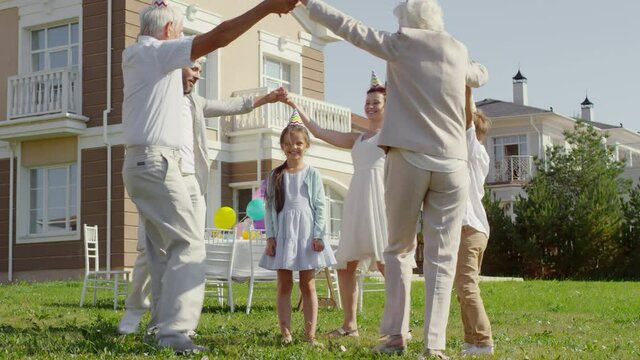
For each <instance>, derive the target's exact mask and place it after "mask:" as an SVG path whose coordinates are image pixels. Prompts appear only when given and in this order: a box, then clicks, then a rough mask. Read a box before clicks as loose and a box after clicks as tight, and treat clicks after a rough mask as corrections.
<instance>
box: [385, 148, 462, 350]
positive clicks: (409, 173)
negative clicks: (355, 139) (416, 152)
mask: <svg viewBox="0 0 640 360" xmlns="http://www.w3.org/2000/svg"><path fill="white" fill-rule="evenodd" d="M468 187H469V178H468V170H467V167H466V166H464V167H463V168H461V169H460V170H459V171H456V172H453V173H438V172H431V171H426V170H422V169H419V168H416V167H415V166H413V165H411V164H410V163H408V162H407V161H406V160H405V159H404V158H403V157H402V154H400V152H399V151H398V150H396V149H391V150H390V151H389V152H388V153H387V158H386V162H385V203H386V207H387V220H388V231H389V245H388V246H387V249H386V250H385V252H384V259H385V263H386V267H385V283H386V301H385V305H384V313H383V316H382V325H381V328H380V330H381V333H382V334H384V335H403V336H405V337H406V336H407V334H408V332H409V310H410V308H409V307H410V303H411V278H412V274H413V268H414V267H415V266H416V263H415V259H414V255H415V249H416V222H417V221H418V216H419V211H420V206H422V208H423V211H424V241H425V244H424V245H425V246H424V265H423V271H424V280H425V281H424V286H425V307H424V346H425V349H434V350H444V349H445V343H446V330H447V320H448V318H449V307H450V303H451V290H452V288H453V278H454V275H455V269H456V260H457V254H458V245H459V243H460V228H461V224H462V216H463V215H464V210H465V209H464V206H465V204H466V198H467V192H468Z"/></svg>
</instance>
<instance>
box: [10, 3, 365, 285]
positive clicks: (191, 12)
mask: <svg viewBox="0 0 640 360" xmlns="http://www.w3.org/2000/svg"><path fill="white" fill-rule="evenodd" d="M259 1H260V0H251V1H215V2H198V4H197V5H196V2H195V1H193V0H180V1H172V3H173V4H174V5H177V6H179V7H180V9H181V11H183V12H184V13H185V14H186V18H185V24H184V27H185V33H186V34H197V33H201V32H204V31H207V30H209V29H211V28H212V27H214V26H216V25H218V24H219V23H221V22H222V21H223V20H224V19H228V18H231V17H233V16H236V15H239V14H240V13H242V12H244V11H246V10H248V9H249V8H250V7H252V6H254V5H255V4H257V3H258V2H259ZM147 3H148V1H136V0H131V1H124V0H42V1H31V0H4V1H1V2H0V33H2V39H3V40H2V43H3V52H2V53H1V54H0V63H1V64H2V67H0V83H1V84H6V87H5V85H2V86H0V214H2V216H1V217H0V276H1V278H0V279H1V281H5V279H7V280H10V281H11V280H23V279H45V278H46V279H62V278H78V277H79V275H80V274H81V273H82V271H83V267H84V262H83V245H82V244H83V243H82V234H81V229H82V225H83V224H90V225H94V224H95V225H98V226H99V230H100V233H99V238H100V251H101V255H102V256H101V257H102V260H101V261H102V264H105V265H107V266H108V267H110V268H112V269H122V268H130V267H131V266H133V263H134V260H135V256H136V242H137V238H136V235H137V225H138V215H137V211H136V208H135V206H134V204H133V203H132V202H131V200H130V199H129V197H128V195H127V193H126V191H125V189H124V186H123V182H122V173H121V168H122V163H123V157H124V152H125V149H124V146H123V145H122V144H123V137H122V126H121V123H122V118H121V114H122V100H123V95H122V88H123V79H122V71H121V58H122V51H123V50H124V48H125V47H127V46H128V45H131V44H133V43H134V42H135V41H136V37H137V35H138V31H139V26H138V12H139V11H140V9H142V8H143V7H144V6H146V4H147ZM337 40H338V38H336V37H335V35H332V34H331V33H330V32H328V31H327V29H325V28H322V27H319V26H317V25H315V24H313V23H312V22H311V21H310V20H309V19H308V17H306V15H305V12H304V11H302V10H301V9H297V10H296V11H294V13H293V16H283V17H282V18H279V17H278V16H275V15H271V16H269V17H268V18H267V19H265V20H263V21H261V22H260V23H259V24H258V25H256V26H255V27H254V28H253V29H251V30H250V31H248V32H247V33H246V34H245V35H243V36H242V37H241V38H239V39H238V40H237V41H235V42H234V43H232V44H231V45H229V46H228V47H226V48H224V49H221V50H219V51H217V52H215V53H213V54H210V55H209V56H207V60H206V62H205V66H204V70H203V78H202V80H201V81H200V82H199V83H198V87H197V90H196V91H198V93H200V94H201V95H203V96H205V97H207V98H221V97H228V96H236V95H244V94H258V93H265V92H266V91H267V88H273V87H277V86H284V87H286V88H287V89H289V90H290V92H291V93H292V96H293V97H294V99H295V100H296V101H297V102H298V103H299V104H301V105H302V106H304V107H305V108H306V110H307V111H308V112H309V113H310V115H311V116H312V117H313V118H315V119H316V120H317V121H318V122H319V123H320V125H321V126H323V127H326V128H331V129H334V130H338V131H350V130H352V127H351V112H350V110H349V109H347V108H344V107H340V106H336V105H333V104H329V103H326V102H324V101H323V99H324V57H323V48H324V46H325V45H326V44H327V43H330V42H334V41H337ZM367 76H368V73H366V74H365V73H363V79H366V78H367ZM289 115H290V109H289V108H288V107H286V106H284V105H283V104H271V105H268V106H265V107H263V108H260V109H259V110H256V111H254V112H253V113H250V114H247V115H242V116H236V117H229V118H222V119H210V120H208V121H209V122H208V125H209V138H210V140H211V141H210V143H209V154H210V156H211V158H212V159H215V160H214V162H213V164H212V167H211V175H212V176H211V182H210V184H209V193H208V198H207V199H206V200H207V204H208V209H207V225H208V226H213V214H214V213H215V211H216V210H217V209H218V208H219V207H220V206H223V205H226V206H232V207H233V208H234V209H235V210H236V212H237V213H238V214H239V217H242V216H244V213H245V207H246V205H247V203H248V202H249V201H250V200H251V197H252V193H253V191H254V190H255V189H256V188H257V187H258V186H259V184H260V181H261V180H263V179H264V178H265V177H266V176H267V175H268V173H269V171H270V170H271V169H273V168H274V167H276V166H277V165H279V164H280V163H281V162H282V161H284V155H283V154H282V151H281V150H280V147H279V144H278V140H279V139H278V138H279V134H280V131H281V130H282V128H283V127H284V126H285V125H286V124H287V121H288V118H289ZM105 125H106V126H105ZM307 161H308V162H309V163H310V164H311V165H313V166H315V167H317V168H319V169H320V171H321V173H322V175H323V178H324V182H325V188H326V193H327V203H328V204H329V206H328V208H329V219H330V221H328V227H329V231H330V232H331V233H332V234H334V235H335V234H336V233H337V232H338V231H339V230H338V229H339V228H340V218H341V217H342V201H343V197H344V195H345V193H346V190H347V187H348V184H349V182H350V179H351V174H352V173H353V167H352V164H351V156H350V152H349V151H346V150H342V149H337V148H335V147H332V146H328V145H327V144H326V143H324V142H322V141H318V140H314V141H313V144H312V147H311V149H310V151H309V153H308V156H307Z"/></svg>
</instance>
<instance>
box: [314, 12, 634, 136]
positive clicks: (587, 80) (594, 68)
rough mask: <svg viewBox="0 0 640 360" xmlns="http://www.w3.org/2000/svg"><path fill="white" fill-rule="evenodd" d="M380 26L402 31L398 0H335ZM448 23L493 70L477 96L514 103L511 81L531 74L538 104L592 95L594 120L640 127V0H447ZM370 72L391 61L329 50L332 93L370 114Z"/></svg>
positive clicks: (337, 47)
mask: <svg viewBox="0 0 640 360" xmlns="http://www.w3.org/2000/svg"><path fill="white" fill-rule="evenodd" d="M326 1H327V2H328V3H329V4H331V5H333V6H335V7H336V8H338V9H340V10H342V11H343V12H346V13H347V14H349V15H351V16H353V17H355V18H356V19H358V20H360V21H362V22H363V23H365V24H366V25H368V26H371V27H374V28H376V29H378V30H386V31H392V32H395V31H397V29H398V25H397V20H396V18H395V17H394V16H393V8H394V7H395V5H396V4H397V3H398V2H399V1H398V0H326ZM440 4H441V6H442V8H443V12H444V20H445V30H446V31H447V32H448V33H450V34H451V35H453V36H454V37H456V38H457V39H458V40H460V41H462V42H463V43H465V44H466V46H467V48H468V49H469V54H470V56H471V57H472V58H473V59H474V60H476V61H479V62H481V63H482V64H484V65H485V66H486V67H487V68H488V70H489V82H488V83H487V84H486V85H485V86H484V87H482V88H480V89H477V90H476V91H475V92H474V98H475V100H482V99H485V98H492V99H498V100H503V101H512V100H513V87H512V80H511V78H512V77H513V76H514V75H515V74H516V73H517V72H518V68H519V69H520V71H521V72H522V74H523V75H524V76H525V77H527V79H528V93H529V96H528V99H529V105H530V106H534V107H538V108H541V109H549V108H550V107H553V110H554V111H555V112H556V113H560V114H563V115H566V116H577V115H579V114H580V103H581V102H582V101H583V100H584V99H585V96H586V95H588V96H589V100H590V101H591V102H592V103H594V114H595V118H594V119H593V120H595V121H597V122H602V123H606V124H610V125H619V124H620V123H622V124H623V126H624V127H625V128H627V129H630V130H633V131H640V111H638V110H639V109H640V106H639V105H640V98H639V96H640V39H639V37H640V21H638V14H639V13H640V1H636V0H606V1H602V0H600V1H595V0H484V1H477V0H476V1H464V0H440ZM371 70H375V71H376V73H377V74H378V75H379V77H380V78H381V80H382V81H385V79H386V71H385V63H384V61H382V60H380V59H378V58H375V57H373V56H372V55H369V54H368V53H366V52H364V51H363V50H360V49H358V48H356V47H354V46H353V45H351V44H349V43H347V42H345V41H341V42H338V43H331V44H328V45H327V46H326V48H325V99H326V101H328V102H331V103H334V104H338V105H342V106H346V107H349V108H351V109H352V111H353V112H355V113H357V114H363V110H362V108H363V104H364V98H365V91H366V90H367V89H368V85H369V78H370V73H371ZM636 106H638V109H636Z"/></svg>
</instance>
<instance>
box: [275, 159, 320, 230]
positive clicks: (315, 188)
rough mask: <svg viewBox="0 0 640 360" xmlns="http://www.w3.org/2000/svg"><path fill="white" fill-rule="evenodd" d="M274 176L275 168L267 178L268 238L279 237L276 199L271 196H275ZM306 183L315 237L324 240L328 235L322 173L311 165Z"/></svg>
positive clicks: (305, 179)
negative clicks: (273, 187) (272, 184)
mask: <svg viewBox="0 0 640 360" xmlns="http://www.w3.org/2000/svg"><path fill="white" fill-rule="evenodd" d="M272 178H273V170H272V171H271V173H270V174H269V179H268V180H267V189H268V191H267V193H268V194H267V196H269V197H270V199H269V201H267V206H266V209H265V215H264V218H265V226H266V230H267V239H268V238H274V239H276V238H277V237H278V212H277V211H276V208H275V201H273V200H275V199H273V198H271V196H273V189H272V188H271V181H272ZM304 183H305V184H306V185H307V190H308V192H309V205H310V206H311V211H313V222H314V224H313V238H314V239H321V240H324V238H325V235H326V219H325V213H326V210H325V197H324V186H323V184H322V176H321V175H320V172H319V171H318V170H316V169H315V168H314V167H312V166H309V171H307V176H306V177H305V178H304Z"/></svg>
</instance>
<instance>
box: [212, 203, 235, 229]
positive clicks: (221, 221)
mask: <svg viewBox="0 0 640 360" xmlns="http://www.w3.org/2000/svg"><path fill="white" fill-rule="evenodd" d="M213 223H214V224H215V226H216V227H217V228H219V229H231V228H232V227H233V225H235V223H236V212H235V211H234V210H233V209H232V208H230V207H228V206H223V207H221V208H220V209H218V211H216V214H215V215H214V216H213Z"/></svg>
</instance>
